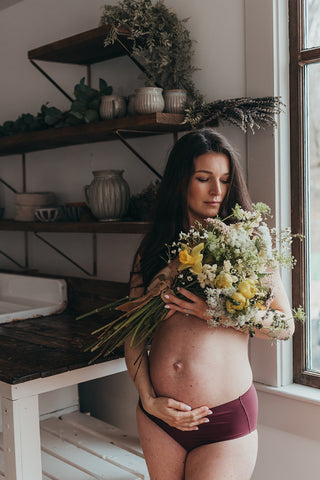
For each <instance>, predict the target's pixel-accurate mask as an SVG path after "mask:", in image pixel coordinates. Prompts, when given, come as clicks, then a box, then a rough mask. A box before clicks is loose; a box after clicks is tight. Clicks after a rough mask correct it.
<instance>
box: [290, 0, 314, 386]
mask: <svg viewBox="0 0 320 480" xmlns="http://www.w3.org/2000/svg"><path fill="white" fill-rule="evenodd" d="M304 3H305V2H304V0H289V50H290V52H289V53H290V67H289V75H290V78H289V82H290V161H291V167H290V170H291V225H292V231H293V232H299V233H303V234H306V224H307V223H306V220H307V219H306V218H305V198H306V197H305V194H306V192H305V178H306V174H307V172H306V159H305V150H304V129H305V125H304V107H305V102H304V67H305V66H306V65H310V64H312V63H315V62H320V48H319V47H317V48H307V49H304V47H303V42H304ZM292 253H293V255H294V257H295V258H296V259H297V265H296V266H295V268H294V270H293V274H292V299H293V307H294V308H297V307H298V306H299V305H302V306H303V307H304V309H305V310H306V305H307V304H306V302H307V298H308V297H307V276H306V267H307V265H306V254H307V250H306V242H297V241H296V242H294V243H293V248H292ZM306 340H307V326H306V322H305V323H304V324H297V325H296V332H295V334H294V337H293V380H294V382H295V383H300V384H303V385H307V386H310V387H316V388H320V373H317V372H312V371H309V370H307V353H308V352H307V343H306Z"/></svg>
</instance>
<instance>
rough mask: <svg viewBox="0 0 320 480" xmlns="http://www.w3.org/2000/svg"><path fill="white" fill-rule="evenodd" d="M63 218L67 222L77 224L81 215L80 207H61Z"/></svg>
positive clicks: (81, 208)
mask: <svg viewBox="0 0 320 480" xmlns="http://www.w3.org/2000/svg"><path fill="white" fill-rule="evenodd" d="M61 209H62V213H63V217H64V218H65V220H67V221H69V222H79V221H80V217H81V214H82V210H83V207H82V205H63V206H62V207H61Z"/></svg>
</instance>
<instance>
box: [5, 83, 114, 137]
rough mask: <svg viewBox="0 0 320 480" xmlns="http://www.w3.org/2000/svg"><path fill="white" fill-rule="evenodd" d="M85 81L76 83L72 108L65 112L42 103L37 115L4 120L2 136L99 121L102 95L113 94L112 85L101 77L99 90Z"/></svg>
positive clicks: (25, 115) (27, 114) (24, 114)
mask: <svg viewBox="0 0 320 480" xmlns="http://www.w3.org/2000/svg"><path fill="white" fill-rule="evenodd" d="M84 82H85V79H84V78H82V79H81V80H80V82H79V83H78V84H77V85H75V87H74V96H75V100H74V101H73V102H72V103H71V106H70V110H67V111H66V112H63V111H62V110H60V109H59V108H56V107H50V106H48V104H45V105H42V106H41V109H40V112H39V113H37V115H36V116H34V115H32V114H31V113H23V114H22V115H20V117H18V118H17V120H15V121H6V122H4V124H3V125H1V126H0V137H6V136H8V135H14V134H16V133H24V132H34V131H37V130H44V129H47V128H61V127H66V126H70V125H79V124H81V123H91V122H97V121H99V120H100V117H99V109H100V103H101V97H102V96H103V95H111V93H112V87H111V86H110V85H108V84H107V82H106V81H105V80H103V79H102V78H100V79H99V90H96V89H94V88H91V87H89V86H87V85H85V83H84Z"/></svg>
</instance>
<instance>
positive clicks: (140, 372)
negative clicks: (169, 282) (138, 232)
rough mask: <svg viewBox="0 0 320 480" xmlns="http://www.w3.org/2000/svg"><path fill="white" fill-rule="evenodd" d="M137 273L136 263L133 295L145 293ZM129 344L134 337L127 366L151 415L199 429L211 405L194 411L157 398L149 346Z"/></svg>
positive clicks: (169, 400) (181, 404) (127, 350)
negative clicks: (147, 347)
mask: <svg viewBox="0 0 320 480" xmlns="http://www.w3.org/2000/svg"><path fill="white" fill-rule="evenodd" d="M138 262H139V260H138ZM138 272H139V267H138V264H137V262H136V265H135V266H134V269H133V273H132V277H131V282H130V284H131V289H130V296H132V297H139V296H141V295H143V293H144V288H143V287H142V277H141V275H140V274H139V273H138ZM130 343H131V339H128V340H127V341H126V343H125V359H126V365H127V368H128V372H129V375H130V376H131V378H132V380H133V382H134V384H135V387H136V389H137V391H138V393H139V396H140V399H141V403H142V405H143V408H144V409H145V410H146V411H147V412H148V413H150V414H151V415H154V416H155V417H158V418H161V419H162V420H163V421H165V422H166V423H168V424H169V425H171V426H174V427H176V428H179V429H180V430H185V431H187V430H197V428H198V427H197V426H198V425H199V424H201V423H205V422H206V421H207V420H206V418H205V417H206V415H208V414H210V410H209V408H208V407H200V408H196V409H193V410H192V409H191V408H190V407H189V406H188V405H186V404H185V403H183V402H178V401H177V400H174V399H172V398H167V397H157V395H156V393H155V391H154V388H153V385H152V382H151V379H150V374H149V358H148V353H147V350H146V348H145V347H146V345H145V344H140V345H139V346H136V347H135V345H134V344H133V345H131V344H130Z"/></svg>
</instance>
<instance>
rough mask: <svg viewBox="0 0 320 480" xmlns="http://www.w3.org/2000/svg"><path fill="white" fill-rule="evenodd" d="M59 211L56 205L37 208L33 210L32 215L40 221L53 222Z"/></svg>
mask: <svg viewBox="0 0 320 480" xmlns="http://www.w3.org/2000/svg"><path fill="white" fill-rule="evenodd" d="M59 213H60V209H59V208H57V207H52V208H37V209H36V210H35V211H34V216H35V217H36V219H37V220H40V222H54V221H55V220H57V218H58V216H59Z"/></svg>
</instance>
